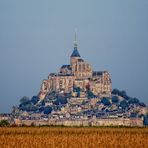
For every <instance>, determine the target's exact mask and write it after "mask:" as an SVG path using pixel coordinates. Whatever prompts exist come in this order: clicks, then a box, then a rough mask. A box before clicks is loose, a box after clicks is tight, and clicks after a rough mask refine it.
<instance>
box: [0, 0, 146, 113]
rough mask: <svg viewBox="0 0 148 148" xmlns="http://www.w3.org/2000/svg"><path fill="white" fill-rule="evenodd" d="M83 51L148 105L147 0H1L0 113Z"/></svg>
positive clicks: (96, 67) (96, 66) (94, 64)
mask: <svg viewBox="0 0 148 148" xmlns="http://www.w3.org/2000/svg"><path fill="white" fill-rule="evenodd" d="M75 28H77V36H78V47H79V53H80V54H81V56H82V58H84V59H85V60H86V61H87V62H88V63H90V64H91V65H92V67H93V69H94V70H99V71H102V70H108V71H109V72H110V74H111V78H112V84H113V88H118V89H120V90H125V91H126V92H127V94H128V95H129V96H131V97H137V98H138V99H140V100H141V101H142V102H145V103H146V104H147V105H148V58H147V57H148V0H0V113H2V112H10V111H11V107H12V106H13V105H18V103H19V99H20V98H21V97H23V96H29V97H32V96H33V95H37V94H38V92H39V89H40V85H41V82H42V80H43V79H46V78H47V76H48V74H49V73H50V72H58V69H59V67H60V66H61V65H62V64H69V60H70V55H71V53H72V51H73V40H74V31H75Z"/></svg>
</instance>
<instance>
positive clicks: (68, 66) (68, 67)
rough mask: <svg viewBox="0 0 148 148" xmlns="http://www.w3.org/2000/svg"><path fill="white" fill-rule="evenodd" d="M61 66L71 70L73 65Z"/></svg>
mask: <svg viewBox="0 0 148 148" xmlns="http://www.w3.org/2000/svg"><path fill="white" fill-rule="evenodd" d="M61 68H67V69H69V70H71V66H70V65H62V67H61Z"/></svg>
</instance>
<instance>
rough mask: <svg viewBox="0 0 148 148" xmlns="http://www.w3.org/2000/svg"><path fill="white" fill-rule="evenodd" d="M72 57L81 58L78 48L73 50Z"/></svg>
mask: <svg viewBox="0 0 148 148" xmlns="http://www.w3.org/2000/svg"><path fill="white" fill-rule="evenodd" d="M71 57H80V54H79V52H78V50H77V48H74V50H73V53H72V55H71Z"/></svg>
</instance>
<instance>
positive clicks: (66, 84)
mask: <svg viewBox="0 0 148 148" xmlns="http://www.w3.org/2000/svg"><path fill="white" fill-rule="evenodd" d="M74 88H80V89H81V93H82V94H83V95H82V96H84V97H86V96H85V92H86V90H87V89H89V90H90V91H92V92H93V94H94V95H96V96H100V95H108V96H110V95H111V90H112V83H111V78H110V75H109V73H108V72H107V71H93V69H92V67H91V66H90V64H88V63H87V62H86V61H84V60H83V59H82V58H81V56H80V54H79V51H78V45H77V41H76V35H75V41H74V50H73V52H72V54H71V56H70V64H69V65H63V66H62V67H61V68H60V70H59V72H58V73H50V74H49V76H48V79H46V80H43V82H42V85H41V88H40V92H39V98H40V99H44V98H45V96H46V95H47V94H48V93H50V92H52V91H56V92H59V93H69V92H72V94H74Z"/></svg>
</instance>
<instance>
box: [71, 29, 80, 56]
mask: <svg viewBox="0 0 148 148" xmlns="http://www.w3.org/2000/svg"><path fill="white" fill-rule="evenodd" d="M76 31H77V30H76V29H75V39H74V50H73V53H72V55H71V57H80V54H79V52H78V44H77V34H76Z"/></svg>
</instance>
